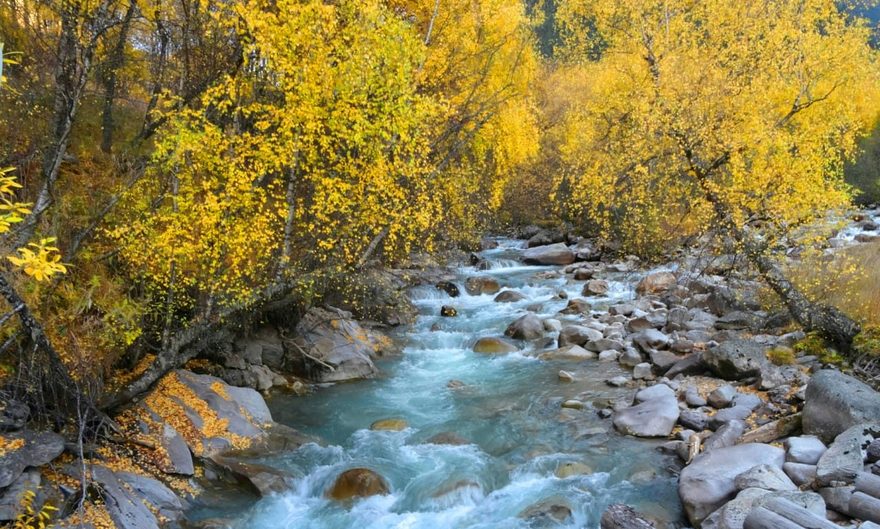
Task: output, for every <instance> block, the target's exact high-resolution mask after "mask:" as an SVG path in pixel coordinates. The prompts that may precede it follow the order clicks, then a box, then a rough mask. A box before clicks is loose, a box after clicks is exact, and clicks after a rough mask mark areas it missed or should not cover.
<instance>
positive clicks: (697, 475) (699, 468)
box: [678, 443, 785, 527]
mask: <svg viewBox="0 0 880 529" xmlns="http://www.w3.org/2000/svg"><path fill="white" fill-rule="evenodd" d="M784 462H785V451H783V450H782V449H781V448H776V447H775V446H770V445H766V444H759V443H747V444H741V445H735V446H729V447H726V448H718V449H716V450H712V451H710V452H704V453H702V454H700V455H699V456H697V457H696V458H694V461H693V462H692V463H691V464H690V465H688V466H687V467H685V468H684V470H682V471H681V474H680V476H679V480H678V494H679V496H680V497H681V502H682V504H683V505H684V509H685V512H686V513H687V516H688V519H689V520H690V521H691V523H692V524H694V526H695V527H700V524H701V523H702V521H703V520H704V519H705V518H706V517H707V516H709V514H711V513H712V512H713V511H715V510H717V509H718V508H719V507H721V506H722V505H724V504H725V503H726V502H728V501H730V500H731V499H733V498H734V497H735V496H736V492H737V488H736V483H735V481H736V477H737V476H739V475H740V474H742V473H743V472H746V471H747V470H749V469H751V468H752V467H754V466H756V465H771V466H775V467H778V468H782V464H783V463H784Z"/></svg>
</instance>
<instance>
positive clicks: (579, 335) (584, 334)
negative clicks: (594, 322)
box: [559, 325, 602, 347]
mask: <svg viewBox="0 0 880 529" xmlns="http://www.w3.org/2000/svg"><path fill="white" fill-rule="evenodd" d="M601 339H602V333H601V332H600V331H597V330H596V329H591V328H590V327H586V326H584V325H566V326H565V327H563V328H562V330H561V331H559V347H563V346H566V345H572V344H574V345H580V346H583V345H585V344H586V343H587V342H591V341H597V340H601Z"/></svg>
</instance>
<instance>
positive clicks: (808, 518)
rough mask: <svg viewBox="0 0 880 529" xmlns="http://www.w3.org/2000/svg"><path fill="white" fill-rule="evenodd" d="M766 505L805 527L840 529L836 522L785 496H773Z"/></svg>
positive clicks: (811, 528)
mask: <svg viewBox="0 0 880 529" xmlns="http://www.w3.org/2000/svg"><path fill="white" fill-rule="evenodd" d="M764 507H766V508H767V509H769V510H770V511H772V512H774V513H776V514H778V515H779V516H782V517H783V518H785V519H787V520H790V521H792V522H794V523H796V524H798V525H800V526H801V527H804V528H805V529H840V528H839V527H838V526H837V525H836V524H833V523H831V522H830V521H828V520H826V519H825V518H822V517H820V516H817V515H816V514H815V513H812V512H810V511H808V510H807V509H804V508H803V507H801V506H800V505H797V504H795V503H793V502H791V501H789V500H786V499H785V498H772V499H771V500H770V501H768V502H767V503H766V504H764Z"/></svg>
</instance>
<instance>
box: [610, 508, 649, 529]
mask: <svg viewBox="0 0 880 529" xmlns="http://www.w3.org/2000/svg"><path fill="white" fill-rule="evenodd" d="M599 524H600V525H599V527H600V528H601V529H654V528H655V527H656V526H655V525H654V524H653V523H651V522H649V521H648V520H647V519H645V518H643V517H642V516H641V515H640V514H639V513H637V512H636V511H635V509H633V508H632V507H629V506H627V505H623V504H621V503H616V504H614V505H609V506H608V508H607V509H605V512H603V513H602V519H601V520H600V522H599Z"/></svg>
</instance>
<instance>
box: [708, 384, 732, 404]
mask: <svg viewBox="0 0 880 529" xmlns="http://www.w3.org/2000/svg"><path fill="white" fill-rule="evenodd" d="M735 396H736V389H734V387H733V386H731V385H729V384H726V385H724V386H721V387H719V388H717V389H715V390H714V391H713V392H711V393H709V397H708V399H707V400H708V401H709V405H710V406H712V407H713V408H719V409H720V408H726V407H728V406H729V405H730V403H731V402H733V397H735Z"/></svg>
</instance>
